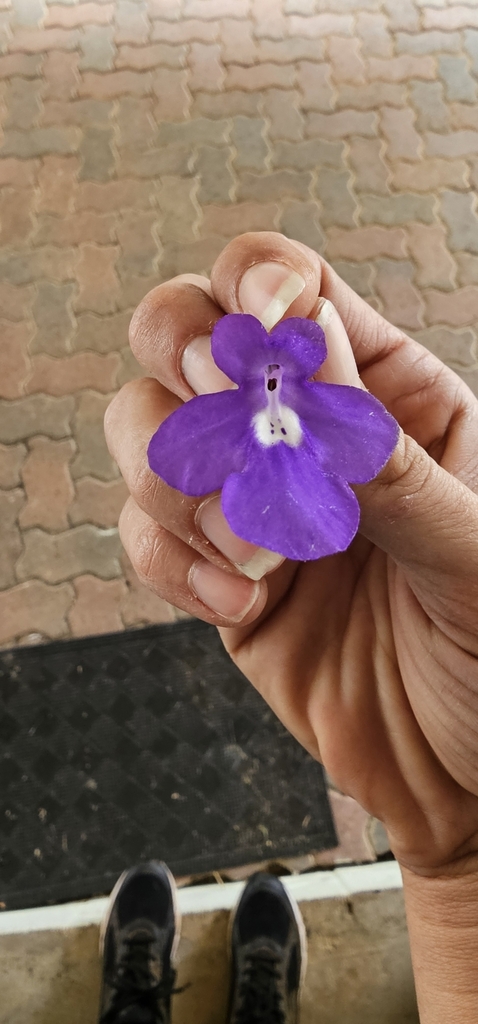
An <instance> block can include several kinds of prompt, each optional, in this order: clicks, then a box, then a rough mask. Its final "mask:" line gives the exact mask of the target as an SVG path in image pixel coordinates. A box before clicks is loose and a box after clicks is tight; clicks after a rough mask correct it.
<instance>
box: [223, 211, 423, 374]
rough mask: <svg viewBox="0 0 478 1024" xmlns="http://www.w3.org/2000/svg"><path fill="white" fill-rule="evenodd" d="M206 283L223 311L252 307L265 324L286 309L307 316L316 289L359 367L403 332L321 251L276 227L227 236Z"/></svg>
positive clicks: (314, 297) (254, 313)
mask: <svg viewBox="0 0 478 1024" xmlns="http://www.w3.org/2000/svg"><path fill="white" fill-rule="evenodd" d="M300 279H302V281H301V280H300ZM211 284H212V290H213V294H214V296H215V299H216V302H217V303H218V305H219V306H221V307H222V308H223V309H225V310H226V312H228V313H232V312H245V313H252V314H253V315H254V316H256V317H258V318H259V319H261V320H262V321H263V322H266V326H267V328H268V329H270V327H271V326H272V325H273V324H272V322H271V321H273V322H274V323H277V322H278V320H280V319H281V318H282V317H283V316H284V315H286V314H287V316H310V315H311V311H312V310H313V307H314V304H315V303H316V301H317V298H318V296H319V293H320V295H321V296H323V297H325V298H328V299H330V301H331V302H332V303H333V304H334V306H335V307H336V308H337V310H338V312H339V315H340V317H341V319H342V321H343V323H344V325H345V330H346V332H347V335H348V336H349V338H350V341H351V344H352V348H353V351H354V355H355V359H356V361H357V363H358V366H359V370H360V369H361V367H362V366H363V365H367V364H368V363H369V362H370V361H371V360H372V359H374V358H377V356H378V355H379V354H382V355H383V354H384V352H385V351H388V350H390V349H391V348H393V347H394V346H395V345H397V344H399V343H401V341H402V340H403V338H404V337H405V336H404V335H403V334H402V332H401V331H400V330H399V329H398V328H395V327H392V325H391V324H389V323H387V321H386V320H384V319H383V317H382V316H380V314H379V313H377V312H376V311H375V310H374V309H372V308H371V307H370V306H369V305H368V304H367V303H366V302H364V300H363V299H361V298H360V297H359V296H358V295H357V294H356V293H355V292H354V291H353V290H352V289H351V288H349V286H348V285H347V284H346V283H345V281H342V279H341V278H340V277H339V276H338V274H336V273H335V271H334V270H333V268H332V267H330V266H329V264H328V263H327V262H326V260H324V259H323V257H321V256H319V255H318V254H317V253H316V252H314V251H313V250H312V249H309V248H308V247H307V246H305V245H302V244H300V243H298V242H295V241H292V240H291V239H288V238H285V237H284V236H283V235H280V234H277V233H275V232H271V231H263V232H257V233H254V232H250V233H248V234H245V235H240V236H239V237H238V238H235V239H234V240H233V241H232V242H229V244H228V245H227V246H226V248H225V249H223V251H222V253H221V254H220V256H219V257H218V259H217V260H216V262H215V264H214V267H213V269H212V273H211ZM294 290H295V294H294Z"/></svg>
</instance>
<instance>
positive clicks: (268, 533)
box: [222, 442, 360, 561]
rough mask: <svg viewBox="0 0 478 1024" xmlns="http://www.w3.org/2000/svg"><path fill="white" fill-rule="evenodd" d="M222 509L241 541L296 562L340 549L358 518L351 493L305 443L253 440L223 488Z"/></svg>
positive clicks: (352, 531) (358, 513)
mask: <svg viewBox="0 0 478 1024" xmlns="http://www.w3.org/2000/svg"><path fill="white" fill-rule="evenodd" d="M222 508H223V512H224V515H225V516H226V519H227V521H228V523H229V526H230V527H231V529H232V530H234V532H235V533H236V534H237V535H238V536H239V537H242V538H243V539H244V540H248V541H250V542H251V543H252V544H258V545H259V546H260V547H265V548H269V549H270V550H271V551H277V552H278V554H281V555H284V556H285V557H286V558H292V559H295V560H296V561H308V560H311V559H316V558H322V557H323V556H324V555H332V554H334V553H335V552H337V551H344V550H345V548H347V547H348V546H349V544H350V542H351V541H352V540H353V538H354V536H355V534H356V532H357V529H358V525H359V519H360V509H359V504H358V501H357V499H356V497H355V494H354V493H353V491H351V490H350V488H349V487H348V485H347V484H346V483H345V482H344V481H343V480H341V479H340V478H339V477H337V476H326V475H325V474H324V473H323V472H322V471H321V469H320V466H319V465H318V462H317V459H316V457H315V454H314V452H313V451H312V450H311V448H310V447H309V445H308V444H303V445H300V447H298V448H290V447H289V446H288V445H286V444H277V445H274V447H271V448H262V447H261V446H260V445H258V444H256V443H255V442H252V443H251V444H250V446H249V449H248V459H247V465H246V468H245V469H244V470H243V471H242V472H239V473H238V472H236V473H233V474H231V476H229V477H228V478H227V480H226V482H225V484H224V487H223V491H222Z"/></svg>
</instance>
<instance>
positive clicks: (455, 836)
mask: <svg viewBox="0 0 478 1024" xmlns="http://www.w3.org/2000/svg"><path fill="white" fill-rule="evenodd" d="M262 260H274V261H283V262H285V263H287V264H288V266H289V267H291V268H292V269H294V270H296V271H298V272H299V273H301V274H302V276H303V277H304V279H305V280H306V287H305V289H304V291H303V293H302V295H301V296H300V297H299V298H298V299H296V300H295V301H294V302H293V303H292V306H291V307H290V309H289V310H288V311H287V314H286V315H293V316H310V315H312V314H313V311H314V309H315V307H316V304H317V296H318V295H319V293H320V294H321V295H324V296H326V297H328V298H330V299H331V300H332V302H333V303H334V304H335V306H336V308H337V309H338V311H339V313H340V315H341V317H342V320H343V321H344V324H345V327H346V329H347V333H348V336H349V338H350V343H351V346H352V350H353V355H354V357H355V360H356V364H357V366H358V369H359V372H360V375H361V378H362V381H363V383H364V384H365V386H366V387H367V388H368V389H369V390H370V391H371V392H372V393H373V394H374V395H376V396H377V398H379V399H380V400H381V401H382V402H383V403H384V405H385V406H386V407H387V408H388V409H389V411H390V412H391V413H392V414H393V415H394V416H395V417H396V419H397V420H398V421H399V423H400V425H401V427H402V430H403V431H404V434H403V435H402V436H401V439H400V441H399V444H398V447H397V450H396V452H395V453H394V455H393V456H392V458H391V460H390V462H389V463H388V465H387V467H386V468H385V470H383V471H382V473H381V474H380V476H379V477H378V478H377V479H376V480H375V481H374V482H372V483H371V484H367V485H365V486H362V487H357V488H355V490H356V493H357V495H358V497H359V500H360V504H361V508H362V520H361V530H360V534H359V535H358V536H357V538H356V539H355V541H354V542H353V543H352V545H351V547H350V548H349V550H348V551H346V552H345V553H344V554H340V555H335V556H333V557H331V558H326V559H323V560H321V561H318V562H313V563H308V564H303V565H297V564H294V563H287V562H286V563H284V564H283V565H282V566H280V568H278V569H277V570H276V571H275V572H273V573H272V574H271V575H269V576H267V577H266V578H265V579H264V580H263V581H262V582H261V585H260V596H259V598H258V600H257V602H256V604H255V605H254V607H253V608H252V610H251V611H250V612H249V613H248V615H247V616H246V617H245V619H244V621H243V623H241V625H240V626H233V625H232V626H231V625H228V624H227V622H224V620H223V619H221V617H220V616H219V615H217V614H215V613H212V612H211V613H210V612H209V611H208V609H207V608H206V607H205V606H204V605H203V604H202V603H201V602H199V601H198V600H197V599H196V598H195V597H194V596H193V595H192V594H191V592H190V590H189V588H188V582H187V578H188V571H189V568H190V565H191V564H192V562H193V561H194V559H196V558H197V557H198V552H199V553H200V554H201V555H202V556H205V557H206V558H208V559H210V560H211V561H212V562H214V564H216V565H218V566H222V567H223V568H226V569H228V570H229V572H231V573H233V572H236V570H235V569H234V568H233V567H232V566H231V565H230V564H229V563H228V562H227V560H225V559H224V558H223V557H222V556H221V555H220V554H218V552H217V551H215V550H214V549H213V548H212V546H211V545H210V544H209V543H208V542H207V541H205V539H204V537H203V536H201V534H200V531H198V528H197V526H196V525H195V522H194V513H195V511H196V509H197V507H198V504H199V502H198V501H194V500H192V499H186V498H184V497H183V496H181V495H179V494H178V493H177V492H171V491H170V490H169V489H168V488H167V487H166V486H165V485H164V484H162V483H161V482H160V481H158V480H157V479H156V478H154V477H153V476H152V474H151V472H150V471H149V469H148V467H147V464H146V447H147V443H148V440H149V438H150V437H151V435H152V433H153V431H154V429H156V427H157V425H158V424H159V422H161V421H162V420H163V419H164V418H165V416H167V415H168V414H169V412H170V411H171V410H172V409H173V408H175V407H177V405H178V403H179V401H180V400H186V399H187V398H189V397H191V395H192V392H191V389H190V388H189V386H188V385H187V383H186V382H185V381H184V378H183V377H182V376H181V372H180V368H179V367H180V354H181V352H182V350H183V349H184V347H185V345H186V343H187V341H189V340H190V339H191V338H194V337H195V336H196V335H198V334H202V333H205V332H206V330H207V329H209V330H210V328H211V326H212V324H213V323H214V321H215V319H217V317H218V316H219V315H220V312H221V310H223V311H226V312H237V311H241V305H240V302H239V298H238V295H239V294H240V292H239V291H238V286H239V282H240V280H241V277H242V275H243V273H244V272H245V271H246V270H247V268H249V267H250V266H251V265H252V264H254V263H257V262H260V261H262ZM202 289H204V290H205V291H204V292H203V291H202ZM207 289H208V285H207V282H206V281H205V280H204V279H199V278H198V279H193V278H187V277H186V278H179V279H176V280H175V281H173V282H169V283H168V284H164V285H161V286H160V287H159V288H158V289H155V290H154V291H153V292H152V293H150V295H149V296H147V297H146V299H145V300H144V301H143V303H142V305H141V307H140V308H139V310H138V311H137V313H136V314H135V317H134V319H133V324H132V331H131V341H132V346H133V350H134V352H135V354H136V356H137V358H138V359H139V361H140V362H142V364H143V365H144V366H145V368H146V369H147V370H148V372H150V373H152V374H153V375H154V377H155V378H156V380H151V379H147V380H143V381H136V382H133V383H132V384H128V385H126V387H125V388H123V390H122V391H121V392H120V393H119V395H118V396H117V397H116V398H115V399H114V401H113V403H112V406H111V407H110V410H109V412H108V414H107V419H106V430H107V438H108V442H109V445H110V449H111V451H112V453H113V455H114V457H115V458H116V459H117V461H118V462H119V465H120V468H121V470H122V472H123V475H124V476H125V479H126V481H127V483H128V485H129V487H130V490H131V494H132V497H131V498H130V499H129V500H128V503H127V505H126V507H125V510H124V512H123V515H122V518H121V524H120V528H121V533H122V537H123V542H124V544H125V547H126V550H127V551H128V553H129V555H130V557H131V559H132V561H133V565H134V566H135V568H136V570H137V572H138V575H139V576H140V579H142V580H143V582H145V583H147V585H148V586H150V587H151V588H152V589H154V590H155V591H156V592H157V593H159V594H160V595H161V596H162V597H164V598H166V599H167V600H169V601H171V602H172V603H174V604H176V605H179V606H180V607H183V608H185V609H186V610H187V611H190V612H192V613H193V614H195V615H198V616H199V617H201V618H203V619H205V620H206V621H209V622H213V623H215V624H216V625H218V626H219V627H220V632H221V636H222V639H223V641H224V644H225V646H226V648H227V650H228V651H229V653H230V655H231V657H232V658H233V660H234V661H235V662H236V663H237V665H238V666H239V668H240V669H241V670H242V671H243V672H244V673H245V675H246V676H247V677H248V678H249V679H250V681H251V682H252V683H253V684H254V686H256V687H257V689H258V690H259V691H260V692H261V693H262V695H263V696H264V697H265V699H266V700H267V701H268V702H269V704H270V705H271V707H272V708H273V709H274V711H275V712H276V713H277V714H278V715H279V717H280V718H281V719H282V721H283V722H284V724H285V725H286V726H287V727H288V728H289V729H290V731H291V732H292V733H293V734H294V735H295V736H296V737H297V738H298V739H299V740H300V742H301V743H302V744H303V745H304V746H305V747H306V748H307V749H308V750H309V751H310V752H311V753H312V754H313V755H314V756H315V757H317V758H319V759H320V760H321V761H323V763H324V764H325V766H326V768H327V769H328V771H329V772H330V774H331V776H332V777H333V779H334V780H335V782H336V783H337V784H338V785H339V786H340V788H341V789H342V790H343V791H344V792H346V793H348V794H350V795H351V796H353V797H355V798H356V799H357V800H358V801H359V802H360V804H362V806H363V807H365V808H366V809H367V810H368V811H369V812H370V813H372V814H374V815H376V816H377V817H378V818H380V819H381V820H382V821H383V822H384V823H385V826H386V828H387V830H388V833H389V837H390V841H391V845H392V849H393V851H394V853H395V855H396V857H397V859H398V860H399V861H400V862H401V863H402V865H405V866H407V867H409V868H411V869H412V870H413V871H415V872H418V873H434V872H441V871H443V870H444V869H446V870H448V869H450V870H451V871H453V870H454V866H455V865H459V868H458V867H457V870H467V865H470V868H469V869H470V870H472V865H473V864H474V865H475V867H474V868H473V870H475V869H476V854H477V852H478V658H477V655H478V498H477V496H476V491H477V489H478V415H477V414H478V402H477V400H476V399H475V398H474V396H473V394H472V392H471V391H469V389H468V388H467V387H466V386H465V385H464V384H463V383H462V381H461V380H460V379H459V378H458V377H457V376H456V375H455V374H454V373H453V372H452V371H451V370H450V369H448V368H447V367H445V366H444V365H443V364H442V363H441V362H440V361H439V360H438V359H436V358H435V357H434V356H433V355H431V354H430V353H429V352H428V351H427V350H426V349H424V348H422V347H421V346H420V345H419V344H418V343H416V342H414V341H411V340H410V339H408V338H406V337H405V336H404V335H403V334H402V332H401V331H399V330H398V329H396V328H394V327H392V326H391V325H390V324H388V323H387V322H386V321H384V320H383V319H382V318H381V317H380V316H379V315H378V314H377V313H375V312H374V311H373V310H372V309H371V308H370V307H369V306H368V305H367V304H365V303H364V302H363V301H362V300H361V299H360V298H358V297H357V296H356V295H355V293H354V292H352V291H351V290H350V289H349V288H348V287H347V286H346V285H345V284H344V283H343V282H342V281H341V280H340V279H339V278H338V277H337V275H336V274H335V273H334V272H333V271H332V269H331V268H330V267H329V266H328V265H327V264H326V263H325V262H324V261H323V260H322V259H321V258H319V257H318V256H317V255H316V254H315V253H313V252H312V251H311V250H310V249H307V248H306V247H305V246H302V245H299V243H293V242H290V241H287V240H286V239H284V238H283V237H282V236H280V235H275V234H270V233H261V234H249V235H244V236H241V237H240V238H239V239H236V240H235V241H234V242H232V243H230V245H229V246H228V247H227V248H226V249H225V250H224V252H223V253H222V254H221V255H220V257H219V259H218V260H217V262H216V265H215V267H214V270H213V273H212V295H213V298H214V303H213V301H212V299H210V298H208V297H207V295H206V294H205V292H207ZM217 307H219V309H218V308H217ZM245 311H246V312H255V310H249V309H248V310H245ZM354 373H355V367H354V364H353V360H352V357H351V352H346V351H342V352H337V353H336V354H335V355H334V353H330V357H329V368H328V374H329V378H328V379H333V380H335V381H337V382H338V383H348V382H351V383H353V376H354ZM319 376H320V375H319ZM158 381H159V382H160V383H158ZM427 453H428V454H427Z"/></svg>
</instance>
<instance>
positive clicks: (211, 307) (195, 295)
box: [129, 274, 234, 400]
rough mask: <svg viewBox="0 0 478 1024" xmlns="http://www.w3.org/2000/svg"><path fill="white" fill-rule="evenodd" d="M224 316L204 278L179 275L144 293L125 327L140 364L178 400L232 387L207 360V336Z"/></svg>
mask: <svg viewBox="0 0 478 1024" xmlns="http://www.w3.org/2000/svg"><path fill="white" fill-rule="evenodd" d="M221 316H223V310H222V309H220V307H219V306H218V305H217V303H216V302H215V301H214V299H213V298H212V295H211V286H210V283H209V281H208V279H207V278H206V277H200V276H199V275H196V274H183V275H181V276H180V277H175V278H173V280H171V281H168V282H166V283H165V284H161V285H158V287H157V288H153V289H152V291H150V292H148V294H147V295H146V296H145V298H144V299H143V301H142V302H141V303H140V305H139V306H138V308H137V309H136V311H135V313H134V315H133V317H132V320H131V324H130V329H129V340H130V345H131V349H132V351H133V353H134V355H135V356H136V359H137V360H138V362H139V364H140V365H141V366H142V367H143V368H144V369H145V370H146V371H147V372H148V373H151V374H152V375H153V376H154V377H156V378H157V380H159V381H161V383H162V384H164V385H165V387H167V388H168V389H169V390H170V391H172V392H173V394H175V395H178V396H179V397H180V398H182V399H183V400H187V399H188V398H191V397H192V395H193V394H204V393H207V392H214V391H223V390H225V388H231V387H233V386H234V385H233V384H232V381H230V380H229V378H228V377H226V375H225V374H224V373H223V372H222V370H219V368H218V367H217V366H216V365H215V363H214V362H213V359H212V356H211V332H212V329H213V327H214V324H215V323H217V321H218V320H219V319H220V317H221Z"/></svg>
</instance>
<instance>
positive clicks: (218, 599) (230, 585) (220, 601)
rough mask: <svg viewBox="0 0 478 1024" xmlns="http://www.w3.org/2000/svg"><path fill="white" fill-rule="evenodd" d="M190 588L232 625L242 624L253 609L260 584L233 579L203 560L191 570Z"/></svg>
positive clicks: (195, 563)
mask: <svg viewBox="0 0 478 1024" xmlns="http://www.w3.org/2000/svg"><path fill="white" fill-rule="evenodd" d="M189 586H190V588H191V590H192V592H193V594H195V595H196V597H198V598H199V600H200V601H202V603H203V604H205V605H206V606H207V608H210V609H211V611H213V612H217V613H218V614H219V615H223V616H224V618H225V619H229V620H230V621H232V622H241V621H242V619H244V618H245V616H246V615H247V613H248V612H249V611H250V610H251V608H253V607H254V605H255V603H256V601H257V598H258V596H259V592H260V584H259V583H252V582H250V581H249V580H245V579H241V577H240V576H230V575H229V574H228V573H227V572H223V571H222V569H218V568H217V567H216V566H215V565H212V564H211V562H207V561H206V559H205V558H200V559H199V560H198V561H197V562H194V565H192V566H191V569H190V571H189Z"/></svg>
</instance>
